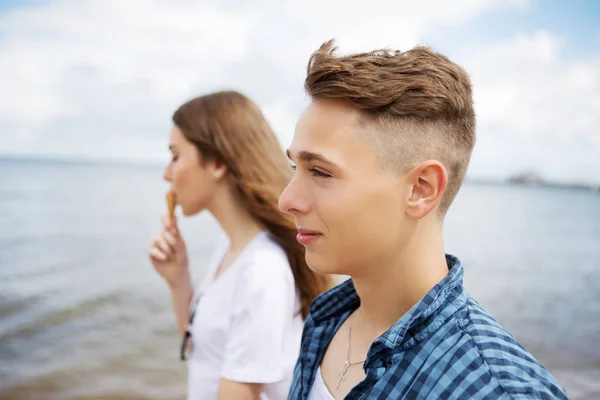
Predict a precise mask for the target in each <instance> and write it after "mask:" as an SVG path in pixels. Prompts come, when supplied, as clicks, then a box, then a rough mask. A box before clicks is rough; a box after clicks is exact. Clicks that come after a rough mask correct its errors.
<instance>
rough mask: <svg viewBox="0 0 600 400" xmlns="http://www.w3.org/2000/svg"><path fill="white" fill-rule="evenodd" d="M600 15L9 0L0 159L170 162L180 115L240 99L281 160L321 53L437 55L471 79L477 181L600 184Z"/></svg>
mask: <svg viewBox="0 0 600 400" xmlns="http://www.w3.org/2000/svg"><path fill="white" fill-rule="evenodd" d="M597 21H600V2H596V1H593V0H589V1H581V0H571V1H566V0H564V1H559V0H545V1H542V0H538V1H535V0H453V1H452V2H449V1H446V0H420V1H412V0H411V1H399V0H392V1H383V0H370V1H368V2H363V1H349V0H301V1H296V0H289V1H285V0H265V1H260V0H258V1H243V0H196V1H192V0H23V1H18V0H0V155H1V154H3V155H10V156H27V157H43V158H59V159H86V160H87V159H89V160H98V161H103V160H110V161H126V162H143V163H153V164H162V163H166V162H168V159H169V153H168V149H167V145H168V144H167V141H168V132H169V129H170V126H171V116H172V113H173V111H174V110H175V109H176V108H177V107H178V106H179V105H180V104H182V103H183V102H185V101H186V100H188V99H190V98H192V97H195V96H198V95H202V94H206V93H209V92H211V91H216V90H222V89H235V90H239V91H241V92H243V93H245V94H246V95H248V96H249V97H250V98H252V99H253V100H254V101H256V102H257V103H258V104H259V105H260V107H261V108H262V109H263V111H264V113H265V115H266V117H267V119H268V120H269V122H270V123H271V124H272V126H273V128H274V130H275V131H276V133H277V135H278V137H279V139H280V141H281V143H282V147H283V148H286V147H287V146H288V145H289V143H290V142H291V139H292V136H293V132H294V127H295V122H296V119H297V117H298V115H299V114H300V112H301V111H302V109H303V108H304V107H305V106H306V105H307V104H308V101H309V100H308V99H307V96H306V95H305V93H304V89H303V82H304V76H305V72H306V64H307V61H308V57H309V56H310V54H311V53H312V52H313V51H314V50H316V49H317V48H318V47H319V45H320V44H321V43H323V42H324V41H326V40H328V39H330V38H335V39H336V40H337V43H338V46H339V51H340V53H342V54H343V53H346V54H347V53H351V52H354V51H368V50H372V49H376V48H384V47H387V48H392V49H399V50H408V49H410V48H411V47H413V46H415V45H417V44H425V45H428V46H430V47H431V48H433V49H434V50H437V51H440V52H442V53H444V54H446V55H447V56H449V57H450V58H451V59H452V60H454V61H455V62H457V63H458V64H460V65H461V66H463V67H464V68H465V70H466V71H467V72H468V73H469V75H470V76H471V78H472V82H473V88H474V101H475V110H476V113H477V144H476V146H475V150H474V153H473V158H472V161H471V165H470V168H469V176H471V177H474V178H487V179H503V178H505V177H507V176H509V175H511V174H514V173H518V172H522V171H536V172H538V173H540V174H541V175H542V176H543V177H544V178H546V179H548V180H552V181H560V182H579V183H594V184H600V131H599V130H600V128H599V127H600V24H598V23H597Z"/></svg>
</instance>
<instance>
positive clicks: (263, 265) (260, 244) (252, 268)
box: [241, 232, 294, 284]
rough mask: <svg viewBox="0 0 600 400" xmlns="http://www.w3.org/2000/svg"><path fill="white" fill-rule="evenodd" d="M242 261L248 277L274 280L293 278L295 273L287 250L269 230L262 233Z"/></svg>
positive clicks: (242, 273)
mask: <svg viewBox="0 0 600 400" xmlns="http://www.w3.org/2000/svg"><path fill="white" fill-rule="evenodd" d="M249 250H250V251H248V252H247V253H246V254H245V255H244V260H241V261H242V264H243V266H242V271H241V275H243V276H244V277H245V278H246V279H258V280H264V279H266V280H267V282H273V280H274V279H278V278H279V279H282V278H283V279H286V280H291V282H292V284H293V280H294V278H293V274H292V270H291V268H290V263H289V260H288V258H287V254H286V252H285V250H284V249H283V248H282V247H281V246H280V245H279V243H277V242H276V241H275V239H274V238H273V237H272V236H271V235H270V234H269V233H267V232H262V233H260V236H259V237H257V238H256V241H255V243H254V244H253V246H252V248H251V249H249Z"/></svg>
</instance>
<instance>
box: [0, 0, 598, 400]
mask: <svg viewBox="0 0 600 400" xmlns="http://www.w3.org/2000/svg"><path fill="white" fill-rule="evenodd" d="M598 21H600V3H598V2H595V1H592V0H590V1H579V0H572V1H567V0H564V1H559V0H554V1H541V0H538V1H535V0H454V1H451V2H450V1H445V0H438V1H433V0H421V1H418V2H415V1H398V0H395V1H379V0H372V1H369V2H368V3H363V2H356V3H353V2H348V1H342V0H330V1H327V0H319V1H316V0H303V1H238V0H226V1H225V0H221V1H217V0H198V1H193V0H169V1H166V0H164V1H161V0H145V1H141V0H102V1H100V0H91V1H90V0H39V1H35V0H23V1H18V0H0V399H3V400H4V399H10V400H16V399H61V400H71V399H175V398H183V397H184V395H185V379H186V369H185V365H184V364H183V363H181V362H179V361H178V346H179V339H178V337H177V333H176V330H175V319H174V316H173V315H172V311H171V306H170V300H169V296H168V291H167V288H166V286H165V285H164V284H163V282H162V281H161V280H160V278H159V277H158V276H157V275H156V274H155V273H154V271H153V268H152V266H151V264H150V262H149V261H148V259H147V256H146V252H147V250H148V248H149V245H150V242H151V240H152V239H153V237H154V236H155V235H156V234H157V233H158V232H159V229H160V223H159V215H160V214H161V213H164V210H165V204H164V191H165V190H166V189H167V188H168V185H167V184H166V183H165V182H163V181H162V167H163V166H164V165H166V163H167V162H168V161H169V157H170V156H169V153H168V149H167V138H168V131H169V129H170V124H171V122H170V121H171V115H172V112H173V111H174V110H175V109H176V108H177V106H179V105H180V104H181V103H183V102H184V101H185V100H187V99H189V98H191V97H194V96H196V95H200V94H205V93H207V92H210V91H214V90H219V89H236V90H240V91H242V92H243V93H245V94H247V95H248V96H249V97H251V98H252V99H254V100H255V101H256V102H257V103H258V104H259V105H260V106H261V107H262V109H263V110H264V113H265V115H266V116H267V119H268V120H269V121H270V123H271V124H272V126H273V127H274V129H275V131H276V132H277V134H278V137H279V139H280V141H281V144H282V147H284V148H285V147H287V145H288V144H289V142H290V140H291V138H292V135H293V130H294V124H295V120H296V118H297V116H298V114H299V113H300V111H301V110H302V108H303V107H304V106H305V105H306V104H307V98H306V96H305V94H304V91H303V79H304V74H305V68H306V63H307V60H308V57H309V55H310V54H311V52H312V51H314V50H315V49H316V48H317V47H318V46H319V45H320V44H321V43H322V42H324V41H326V40H328V39H330V38H332V37H335V38H336V39H337V40H338V44H339V46H340V51H341V52H342V53H347V52H352V51H366V50H371V49H374V48H381V47H391V48H395V49H401V50H407V49H409V48H410V47H412V46H414V45H416V44H427V45H429V46H431V47H433V48H434V49H435V50H438V51H440V52H443V53H444V54H446V55H448V56H449V57H450V58H451V59H453V60H454V61H456V62H458V63H459V64H461V65H462V66H463V67H464V68H465V69H466V70H467V71H468V72H469V74H470V75H471V77H472V80H473V84H474V91H475V105H476V111H477V115H478V142H477V145H476V147H475V152H474V155H473V160H472V163H471V166H470V170H469V174H468V178H467V183H466V185H465V186H464V188H463V189H462V191H461V192H460V194H459V196H458V198H457V200H456V201H455V203H454V205H453V207H452V208H451V210H450V212H449V215H448V218H447V222H446V226H445V229H446V232H445V235H446V247H447V251H448V252H450V253H453V254H456V255H457V256H459V257H460V258H461V259H462V261H463V263H464V265H465V274H466V277H465V284H466V287H467V290H468V291H469V292H470V293H471V294H472V295H473V296H474V297H475V298H476V299H477V300H478V301H479V302H480V303H482V305H483V306H484V307H485V308H487V309H488V310H489V311H490V312H491V313H492V315H494V316H495V317H496V318H497V319H498V320H499V321H500V322H501V323H502V324H503V325H504V326H505V327H506V328H507V329H508V330H509V331H510V332H511V333H512V334H513V335H514V336H515V337H516V338H517V339H518V340H519V341H520V342H521V343H522V344H523V345H524V346H525V348H526V349H528V350H529V351H530V352H531V353H532V354H533V355H534V356H535V357H536V358H537V359H538V360H539V361H540V362H542V363H543V364H544V365H545V366H546V367H548V369H549V370H550V371H551V372H552V373H553V374H554V376H555V377H556V378H557V379H558V380H559V382H560V383H561V384H562V385H563V386H564V387H566V388H567V390H568V392H569V395H570V398H572V399H593V398H600V132H599V128H598V127H599V126H600V24H598ZM181 229H182V232H183V235H184V238H185V239H186V241H187V243H188V249H189V251H190V258H191V263H192V266H193V269H194V277H195V278H196V279H200V278H201V277H202V275H203V268H204V265H205V263H206V262H207V258H208V256H209V254H210V250H211V248H212V245H213V244H214V241H215V238H216V235H215V233H216V232H217V231H218V227H217V225H216V223H215V222H214V221H213V220H212V219H211V218H210V217H209V216H208V215H205V214H202V215H199V216H196V217H193V218H189V219H185V220H183V221H182V227H181Z"/></svg>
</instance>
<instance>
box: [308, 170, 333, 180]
mask: <svg viewBox="0 0 600 400" xmlns="http://www.w3.org/2000/svg"><path fill="white" fill-rule="evenodd" d="M310 172H312V174H313V176H315V177H317V178H331V175H328V174H326V173H324V172H321V171H319V170H318V169H316V168H311V169H310Z"/></svg>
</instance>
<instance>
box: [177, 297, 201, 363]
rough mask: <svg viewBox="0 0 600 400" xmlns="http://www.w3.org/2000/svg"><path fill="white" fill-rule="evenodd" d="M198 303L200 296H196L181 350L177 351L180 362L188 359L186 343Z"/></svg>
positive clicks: (190, 335)
mask: <svg viewBox="0 0 600 400" xmlns="http://www.w3.org/2000/svg"><path fill="white" fill-rule="evenodd" d="M199 301H200V296H198V299H196V302H195V303H194V308H193V309H192V312H191V313H190V319H189V322H188V325H187V328H185V333H184V335H183V339H182V340H181V349H180V351H179V358H180V359H181V361H186V360H187V359H188V356H189V354H188V343H189V341H190V338H191V337H192V322H194V315H196V308H197V307H198V302H199Z"/></svg>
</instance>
